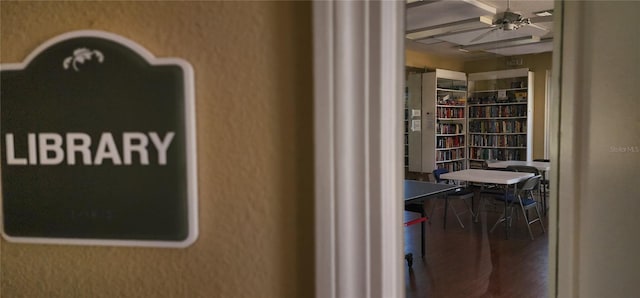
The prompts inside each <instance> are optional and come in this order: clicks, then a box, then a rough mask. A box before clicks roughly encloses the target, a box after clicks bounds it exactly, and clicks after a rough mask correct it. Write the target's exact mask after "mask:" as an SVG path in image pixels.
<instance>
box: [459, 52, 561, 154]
mask: <svg viewBox="0 0 640 298" xmlns="http://www.w3.org/2000/svg"><path fill="white" fill-rule="evenodd" d="M509 58H522V60H523V65H519V66H515V67H514V66H507V63H506V60H507V59H509ZM509 58H507V57H500V58H493V59H488V60H478V61H469V62H466V63H465V65H464V71H465V72H467V73H474V72H483V71H493V70H503V69H511V68H529V70H531V71H532V72H533V75H534V82H533V84H534V89H533V96H534V98H533V108H534V110H533V158H534V159H535V158H544V112H545V111H544V109H545V102H544V101H545V85H546V71H547V70H549V71H551V58H552V53H551V52H548V53H541V54H531V55H522V56H514V57H509Z"/></svg>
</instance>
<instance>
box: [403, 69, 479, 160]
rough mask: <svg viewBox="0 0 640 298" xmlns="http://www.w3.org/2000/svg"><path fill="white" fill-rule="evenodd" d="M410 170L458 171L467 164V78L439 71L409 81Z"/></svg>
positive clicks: (455, 73)
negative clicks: (442, 169)
mask: <svg viewBox="0 0 640 298" xmlns="http://www.w3.org/2000/svg"><path fill="white" fill-rule="evenodd" d="M407 86H408V93H409V98H408V107H409V110H408V111H407V113H408V115H409V116H411V117H410V118H411V122H410V123H408V125H409V171H411V172H423V173H425V172H426V173H430V172H431V171H433V170H434V169H436V168H446V169H448V170H449V171H457V170H461V169H464V168H466V165H467V158H466V155H467V148H466V141H467V132H466V131H467V129H466V126H467V120H466V113H467V112H466V98H467V76H466V74H465V73H462V72H456V71H450V70H444V69H436V70H435V71H432V72H427V73H423V74H413V75H411V76H410V77H409V79H408V82H407Z"/></svg>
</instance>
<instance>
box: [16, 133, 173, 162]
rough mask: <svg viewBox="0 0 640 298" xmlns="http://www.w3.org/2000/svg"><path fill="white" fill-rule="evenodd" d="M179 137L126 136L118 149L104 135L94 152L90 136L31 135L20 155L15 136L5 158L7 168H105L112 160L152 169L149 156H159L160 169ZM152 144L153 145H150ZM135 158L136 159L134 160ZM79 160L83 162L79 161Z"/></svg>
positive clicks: (156, 135)
mask: <svg viewBox="0 0 640 298" xmlns="http://www.w3.org/2000/svg"><path fill="white" fill-rule="evenodd" d="M174 135H175V133H174V132H172V131H170V132H167V133H166V134H165V135H164V137H163V138H160V136H159V135H158V133H156V132H149V133H148V134H145V133H142V132H123V133H122V138H121V141H122V142H121V144H122V148H121V151H120V150H119V149H120V148H118V146H116V142H115V139H114V136H113V134H112V133H110V132H103V133H102V134H101V136H100V139H99V140H98V145H97V146H96V147H95V152H92V150H91V144H92V141H93V140H92V139H91V136H89V135H88V134H86V133H81V132H69V133H65V134H59V133H51V132H47V133H28V134H27V139H26V142H27V152H16V150H15V149H16V146H15V138H14V135H13V133H7V134H5V147H6V148H5V149H6V150H5V153H6V154H5V156H6V158H7V165H60V164H63V163H66V164H67V165H75V164H82V165H102V164H103V162H105V161H106V160H109V161H110V162H111V163H112V164H113V165H132V164H133V163H134V162H137V163H139V164H141V165H149V164H150V162H149V152H150V150H155V151H156V152H157V160H155V161H153V162H155V163H156V164H158V165H166V164H167V150H168V149H169V146H170V145H171V141H173V137H174ZM149 141H151V142H149ZM134 156H135V158H134ZM78 157H79V158H78Z"/></svg>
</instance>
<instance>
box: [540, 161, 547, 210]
mask: <svg viewBox="0 0 640 298" xmlns="http://www.w3.org/2000/svg"><path fill="white" fill-rule="evenodd" d="M546 172H547V171H542V181H543V182H544V181H546V180H547V179H546V178H545V174H546ZM541 185H542V211H543V212H544V215H545V216H547V185H545V184H544V183H542V184H541Z"/></svg>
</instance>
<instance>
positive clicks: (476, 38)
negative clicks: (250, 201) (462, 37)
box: [469, 27, 499, 43]
mask: <svg viewBox="0 0 640 298" xmlns="http://www.w3.org/2000/svg"><path fill="white" fill-rule="evenodd" d="M498 29H499V28H498V27H495V28H493V29H491V30H489V31H487V32H485V33H482V34H480V35H478V36H476V37H475V38H474V39H472V40H470V41H469V43H474V42H476V41H478V40H481V39H483V38H485V37H486V36H487V35H489V34H491V32H493V31H496V30H498Z"/></svg>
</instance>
